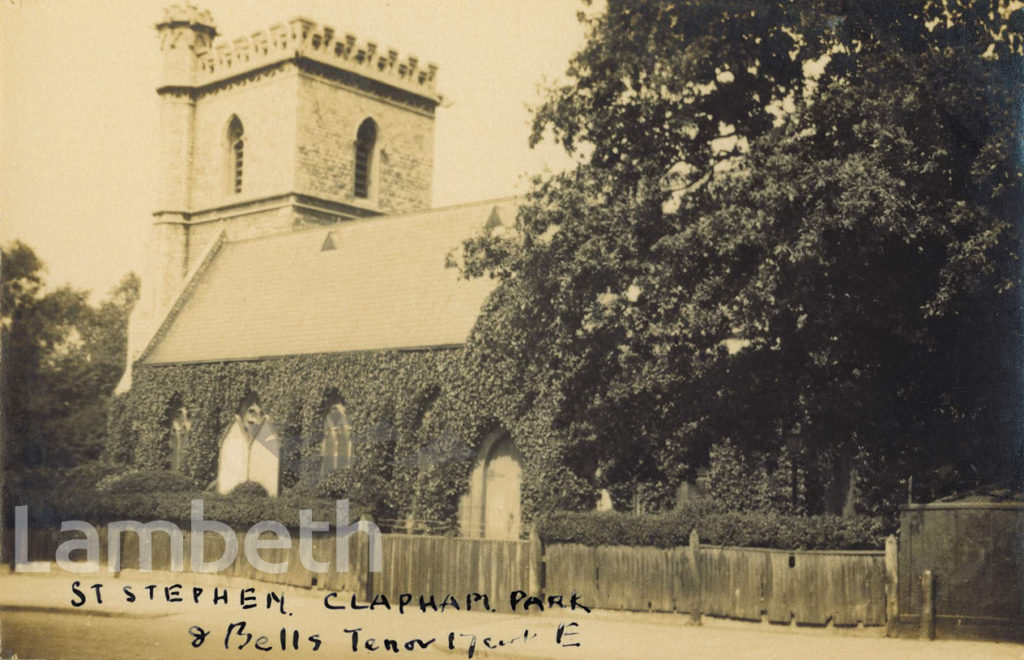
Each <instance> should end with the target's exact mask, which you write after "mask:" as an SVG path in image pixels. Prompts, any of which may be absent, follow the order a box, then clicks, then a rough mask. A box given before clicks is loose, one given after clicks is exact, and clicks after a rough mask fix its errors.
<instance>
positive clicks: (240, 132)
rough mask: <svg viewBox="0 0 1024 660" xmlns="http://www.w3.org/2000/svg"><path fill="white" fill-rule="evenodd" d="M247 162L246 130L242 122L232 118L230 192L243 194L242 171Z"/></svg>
mask: <svg viewBox="0 0 1024 660" xmlns="http://www.w3.org/2000/svg"><path fill="white" fill-rule="evenodd" d="M244 161H245V129H244V128H243V127H242V121H241V120H240V119H239V118H238V117H236V116H232V117H231V121H229V122H228V173H229V175H230V178H229V186H230V190H231V192H233V193H240V192H242V170H243V164H244Z"/></svg>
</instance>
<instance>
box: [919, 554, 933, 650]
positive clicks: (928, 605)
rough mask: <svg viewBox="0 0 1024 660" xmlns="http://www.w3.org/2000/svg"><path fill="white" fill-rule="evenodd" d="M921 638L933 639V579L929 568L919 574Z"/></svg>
mask: <svg viewBox="0 0 1024 660" xmlns="http://www.w3.org/2000/svg"><path fill="white" fill-rule="evenodd" d="M921 639H935V581H934V579H933V577H932V572H931V570H927V571H925V572H924V574H923V575H921Z"/></svg>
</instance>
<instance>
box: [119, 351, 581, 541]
mask: <svg viewBox="0 0 1024 660" xmlns="http://www.w3.org/2000/svg"><path fill="white" fill-rule="evenodd" d="M254 399H255V400H256V401H258V403H259V405H260V406H261V408H262V410H263V411H264V412H266V413H268V414H269V415H270V416H271V418H272V419H273V421H274V424H275V425H276V427H277V428H278V430H279V432H280V433H281V435H282V439H283V442H282V454H281V486H282V491H283V493H285V494H288V493H292V494H299V493H308V494H310V495H314V494H315V495H318V496H322V497H347V498H349V499H351V500H353V501H354V502H357V503H358V504H359V505H360V506H361V507H364V508H365V509H366V510H369V511H371V512H372V513H373V514H374V515H375V516H376V518H377V519H378V521H380V522H382V523H383V524H384V525H388V526H390V525H397V526H401V525H402V524H403V522H404V521H406V520H407V519H409V518H411V519H413V520H414V521H416V524H417V526H419V527H420V528H422V529H426V530H429V531H450V530H454V529H455V528H456V527H457V519H456V515H457V508H458V501H459V496H460V495H461V494H462V493H464V492H465V491H466V490H467V489H468V483H469V473H470V470H471V468H472V465H473V461H474V458H475V456H476V449H477V447H478V446H479V444H480V443H481V442H482V441H483V439H484V438H485V437H486V435H487V434H488V433H489V432H491V431H493V430H494V429H496V428H498V427H504V428H505V429H507V430H508V431H509V433H510V434H511V436H512V439H513V441H514V442H515V444H516V446H517V447H518V449H519V451H520V452H521V453H522V455H523V460H524V465H523V500H522V503H523V519H524V521H529V520H531V519H532V518H533V517H534V515H535V513H536V512H537V511H542V510H548V509H551V508H580V507H589V506H590V504H591V503H592V502H593V499H594V493H593V488H592V486H591V485H590V484H589V483H588V482H586V481H585V480H582V479H580V478H579V477H576V476H574V475H573V474H572V472H571V471H570V470H568V469H566V468H565V467H564V461H563V460H562V459H563V458H564V457H563V456H562V455H561V454H562V453H563V451H562V449H561V448H562V447H564V444H565V443H564V442H561V441H560V438H559V433H558V431H557V430H556V429H555V428H554V424H553V423H552V418H551V412H550V411H549V410H548V408H549V406H547V405H545V402H544V401H543V400H537V399H534V400H533V401H529V402H527V401H524V400H522V397H521V395H520V394H519V393H518V392H517V390H516V388H515V387H511V386H510V384H509V382H508V378H506V377H505V375H504V374H503V373H502V371H501V369H500V368H498V366H497V365H494V364H488V361H487V360H486V358H484V359H481V353H480V352H479V351H476V352H475V354H474V358H473V359H469V358H468V352H467V351H464V350H462V349H444V350H433V351H380V352H367V353H354V354H331V355H309V356H294V357H284V358H274V359H264V360H254V361H242V362H225V363H211V364H181V365H137V366H136V369H135V371H134V380H133V384H132V389H131V390H130V391H129V392H128V393H126V394H125V395H123V396H121V397H120V398H118V399H117V400H116V401H115V402H114V405H113V406H112V412H111V416H110V422H109V424H110V428H109V434H108V437H109V440H108V446H107V455H108V458H109V459H111V460H114V461H118V462H124V463H129V464H132V465H135V466H137V467H139V468H147V469H154V468H155V469H159V468H165V467H168V466H169V465H170V442H169V437H170V436H169V433H170V421H171V418H172V415H173V413H174V411H175V410H177V409H178V408H180V407H185V408H187V409H188V411H189V416H190V418H191V422H192V429H191V433H190V437H189V446H188V447H187V448H186V450H185V457H184V460H183V467H182V469H183V471H184V472H185V474H186V475H187V476H188V477H190V478H191V479H192V480H193V481H194V482H195V484H196V485H197V486H199V487H206V486H207V485H208V484H210V483H211V482H212V480H213V479H214V478H215V476H216V471H217V449H218V441H219V439H220V435H221V433H223V431H224V429H225V428H227V426H228V424H229V423H230V422H231V420H232V418H233V416H234V415H236V414H239V413H240V412H241V411H242V409H243V408H244V406H245V405H247V404H248V403H249V402H251V401H252V400H254ZM339 399H340V401H341V402H342V403H343V404H344V406H345V409H346V412H347V414H348V418H349V422H350V424H351V426H352V437H353V440H354V443H353V444H354V447H353V454H354V460H353V464H352V466H351V467H349V468H343V469H341V470H339V471H338V472H336V473H334V474H333V475H329V476H328V477H325V478H323V479H320V478H319V465H320V463H319V445H320V441H321V439H322V436H323V417H324V414H325V413H326V412H327V409H328V408H329V406H330V405H331V404H333V403H336V402H337V401H338V400H339Z"/></svg>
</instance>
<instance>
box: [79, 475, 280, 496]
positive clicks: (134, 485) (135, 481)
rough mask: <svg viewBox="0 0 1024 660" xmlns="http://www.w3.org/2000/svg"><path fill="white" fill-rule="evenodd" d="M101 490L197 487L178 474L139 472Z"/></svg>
mask: <svg viewBox="0 0 1024 660" xmlns="http://www.w3.org/2000/svg"><path fill="white" fill-rule="evenodd" d="M99 490H102V491H106V492H108V493H118V494H133V493H184V492H191V491H194V490H195V485H194V484H193V483H192V480H191V479H189V478H188V477H186V476H185V475H183V474H180V473H178V472H169V471H167V470H137V471H133V472H127V473H125V474H121V475H117V476H114V477H111V478H108V479H104V480H102V481H101V482H100V487H99ZM264 494H266V492H265V491H264Z"/></svg>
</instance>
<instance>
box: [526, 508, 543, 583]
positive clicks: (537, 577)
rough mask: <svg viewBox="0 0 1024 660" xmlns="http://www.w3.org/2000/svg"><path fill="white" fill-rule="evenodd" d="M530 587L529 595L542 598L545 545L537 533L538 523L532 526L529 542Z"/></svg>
mask: <svg viewBox="0 0 1024 660" xmlns="http://www.w3.org/2000/svg"><path fill="white" fill-rule="evenodd" d="M528 557H529V565H530V585H529V587H530V588H529V593H530V594H531V595H534V596H540V595H541V594H542V593H544V587H545V584H544V543H543V541H541V540H540V534H539V533H537V523H533V524H531V525H530V540H529V551H528Z"/></svg>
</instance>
